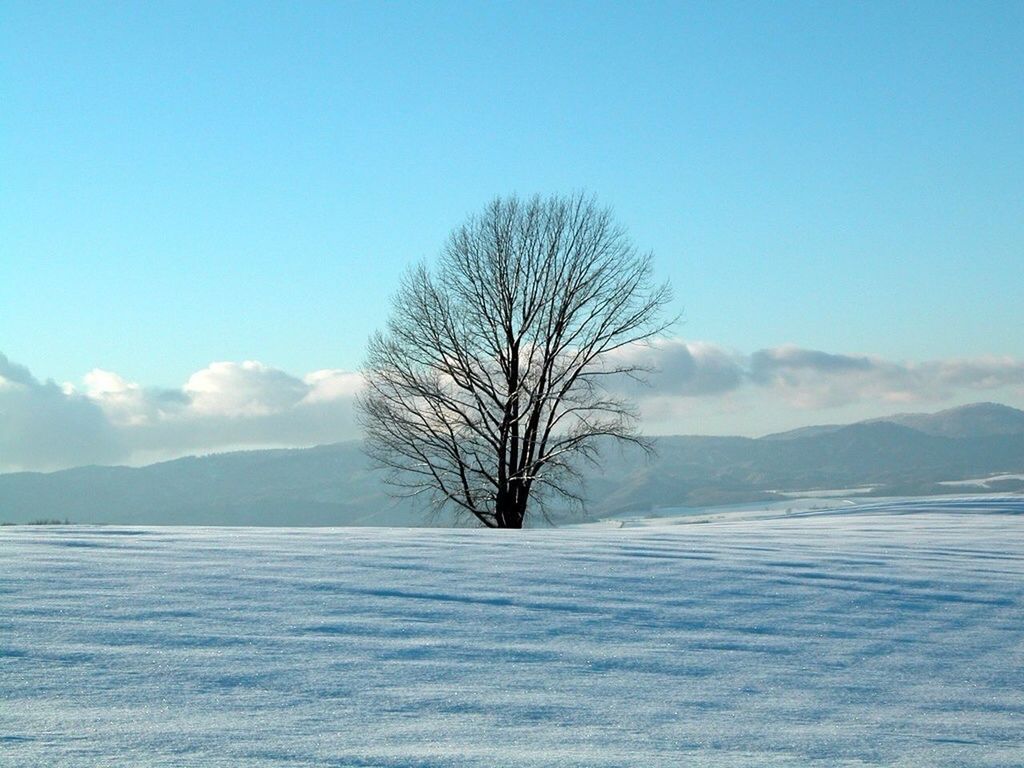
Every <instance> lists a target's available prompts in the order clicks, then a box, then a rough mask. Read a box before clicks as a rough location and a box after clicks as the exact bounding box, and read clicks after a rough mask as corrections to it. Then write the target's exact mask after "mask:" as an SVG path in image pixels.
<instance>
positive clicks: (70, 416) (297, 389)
mask: <svg viewBox="0 0 1024 768" xmlns="http://www.w3.org/2000/svg"><path fill="white" fill-rule="evenodd" d="M360 381H361V377H360V376H359V374H356V373H350V372H346V371H339V370H322V371H314V372H313V373H310V374H308V375H307V376H305V377H302V378H299V377H295V376H292V375H290V374H288V373H286V372H284V371H281V370H279V369H276V368H272V367H270V366H267V365H264V364H263V363H259V362H255V361H246V362H242V363H234V362H216V363H211V364H210V365H209V366H207V367H206V368H203V369H202V370H200V371H196V372H195V373H194V374H192V375H191V376H190V377H189V378H188V380H187V381H186V382H185V384H184V385H183V386H182V387H181V388H180V389H171V390H168V389H156V388H147V387H143V386H141V385H140V384H138V383H136V382H132V381H129V380H127V379H125V378H124V377H122V376H120V375H118V374H116V373H113V372H111V371H105V370H101V369H95V370H92V371H90V372H89V373H87V374H86V375H85V377H84V379H83V386H82V389H81V391H79V390H78V389H77V388H76V387H74V386H73V385H70V384H65V385H63V386H58V385H56V384H55V383H53V382H46V383H40V382H39V381H37V380H36V379H35V378H34V377H33V376H32V375H31V373H30V372H29V371H28V369H26V368H25V367H24V366H19V365H15V364H13V363H11V362H10V361H8V360H7V358H6V357H3V356H0V471H10V470H18V469H43V470H47V469H54V468H58V467H63V466H71V465H78V464H86V463H111V462H129V463H134V462H137V461H140V460H142V459H145V460H155V459H160V458H169V457H172V456H177V455H182V454H186V453H204V452H209V451H214V450H223V449H228V448H241V447H247V446H248V447H258V446H301V445H313V444H317V443H328V442H335V441H338V440H345V439H350V438H353V437H356V436H357V432H356V425H355V419H354V417H353V409H352V406H353V400H354V395H355V393H356V392H357V391H358V388H359V383H360Z"/></svg>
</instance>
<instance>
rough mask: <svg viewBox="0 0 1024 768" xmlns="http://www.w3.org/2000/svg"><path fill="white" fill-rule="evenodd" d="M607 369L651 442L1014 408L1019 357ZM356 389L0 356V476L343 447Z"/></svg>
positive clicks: (735, 361)
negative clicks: (145, 380) (624, 375)
mask: <svg viewBox="0 0 1024 768" xmlns="http://www.w3.org/2000/svg"><path fill="white" fill-rule="evenodd" d="M614 364H616V365H625V366H634V365H635V366H641V367H643V368H647V369H650V370H651V371H652V373H651V374H650V376H649V384H648V385H639V384H637V383H636V382H634V381H631V380H628V379H619V380H617V381H610V382H609V385H610V386H611V387H612V388H614V389H615V390H617V391H619V392H621V393H622V394H625V395H628V396H630V397H633V398H636V399H637V400H638V403H639V406H640V409H641V412H642V413H643V414H644V416H645V422H646V423H645V427H646V429H647V430H648V431H650V432H652V433H660V434H666V433H671V432H686V431H694V430H696V431H703V432H718V433H726V432H732V433H736V432H740V433H745V434H751V433H756V432H758V431H762V430H765V431H766V430H768V429H772V430H774V429H783V428H791V427H794V426H802V425H805V424H809V423H820V422H823V421H829V420H832V419H835V418H843V417H854V418H864V417H867V416H881V415H886V414H888V413H891V412H893V411H894V410H905V407H904V406H906V405H907V404H916V403H939V402H942V401H950V400H955V401H961V402H966V401H968V400H969V399H970V398H974V399H978V393H981V392H985V393H986V395H988V393H991V392H993V391H995V392H997V393H998V394H999V395H1000V396H1005V397H1004V399H1008V401H1009V402H1010V404H1012V405H1018V406H1020V405H1022V404H1024V361H1022V360H1019V359H1016V358H1011V357H983V358H965V359H949V360H933V361H925V362H900V361H892V360H885V359H882V358H880V357H876V356H865V355H842V354H833V353H828V352H822V351H819V350H810V349H803V348H800V347H796V346H792V345H786V346H779V347H772V348H769V349H762V350H759V351H757V352H754V353H753V354H751V355H742V354H740V353H738V352H734V351H731V350H728V349H726V348H723V347H721V346H718V345H715V344H713V343H710V342H702V341H685V340H682V339H665V340H659V341H657V342H654V343H652V344H650V345H646V346H638V347H633V348H629V349H623V350H620V351H618V352H617V353H616V359H615V361H614ZM361 386H362V377H361V376H360V375H359V374H358V373H353V372H350V371H342V370H337V369H323V370H317V371H313V372H311V373H308V374H306V375H304V376H294V375H292V374H289V373H287V372H285V371H282V370H280V369H277V368H273V367H271V366H268V365H265V364H263V363H259V362H255V361H246V362H240V363H238V362H216V363H211V364H210V365H208V366H207V367H206V368H203V369H202V370H199V371H196V372H195V373H193V374H192V375H191V376H189V377H188V379H187V380H186V382H185V383H184V384H183V385H182V386H181V387H180V388H177V389H156V388H152V387H145V386H142V385H141V384H139V383H136V382H133V381H129V380H127V379H125V378H124V377H122V376H120V375H118V374H116V373H114V372H111V371H105V370H101V369H95V370H93V371H90V372H89V373H88V374H86V375H85V377H84V379H83V382H82V385H81V388H78V387H75V386H73V385H71V384H64V385H58V384H56V383H55V382H53V381H46V382H41V381H39V380H37V379H36V378H35V377H34V376H33V375H32V374H31V373H30V372H29V370H28V369H27V368H25V367H24V366H21V365H17V364H15V363H12V362H11V361H9V360H8V359H7V358H6V357H4V356H3V355H0V471H11V470H18V469H43V470H46V469H54V468H59V467H65V466H73V465H80V464H88V463H113V462H127V463H139V462H142V461H144V460H145V461H149V460H157V459H162V458H170V457H173V456H180V455H184V454H190V453H205V452H210V451H216V450H227V449H233V448H243V447H265V446H304V445H314V444H318V443H329V442H335V441H338V440H345V439H350V438H354V437H357V436H358V428H357V425H356V421H355V418H354V408H353V405H354V400H355V396H356V394H357V393H358V392H359V390H360V388H361ZM897 405H898V406H900V407H899V408H897V407H896V406H897Z"/></svg>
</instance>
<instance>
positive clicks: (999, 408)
mask: <svg viewBox="0 0 1024 768" xmlns="http://www.w3.org/2000/svg"><path fill="white" fill-rule="evenodd" d="M885 422H888V423H890V424H899V425H900V426H903V427H910V428H911V429H916V430H917V431H918V432H924V433H925V434H926V435H937V436H939V437H988V436H991V435H1021V434H1024V411H1019V410H1017V409H1016V408H1011V407H1010V406H1008V405H1000V404H999V403H972V404H971V405H961V406H960V407H958V408H949V409H947V410H945V411H939V412H938V413H897V414H895V415H894V416H884V417H882V418H879V419H868V420H867V421H862V422H858V423H860V424H879V423H885ZM845 426H848V425H843V424H822V425H819V426H814V427H800V428H799V429H791V430H789V431H788V432H776V433H774V434H771V435H765V436H764V437H763V438H761V439H762V440H792V439H794V438H798V437H813V436H816V435H823V434H827V433H829V432H836V431H838V430H840V429H844V428H845Z"/></svg>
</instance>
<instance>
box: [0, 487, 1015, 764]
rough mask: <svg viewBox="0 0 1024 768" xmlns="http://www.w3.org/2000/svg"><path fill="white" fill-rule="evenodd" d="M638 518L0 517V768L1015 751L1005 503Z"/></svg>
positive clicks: (959, 760) (762, 760)
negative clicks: (311, 521) (335, 524)
mask: <svg viewBox="0 0 1024 768" xmlns="http://www.w3.org/2000/svg"><path fill="white" fill-rule="evenodd" d="M660 522H663V523H665V524H664V525H659V524H658V523H657V522H653V521H652V524H651V525H649V526H641V527H635V528H631V527H626V528H621V529H620V528H614V529H613V528H600V527H588V528H575V529H561V530H533V531H523V532H495V531H478V530H436V529H362V528H353V529H228V528H220V529H216V528H206V529H202V528H105V527H78V526H71V527H54V528H49V527H14V528H6V529H0V765H3V766H12V767H13V766H18V767H20V766H44V765H45V766H339V767H340V766H363V767H366V766H417V767H418V768H427V767H431V768H432V767H434V766H480V767H483V766H487V768H494V767H496V766H680V765H697V766H808V765H822V766H826V765H827V766H1007V767H1009V766H1021V765H1024V499H1022V498H1021V497H970V498H964V499H959V500H958V499H942V500H933V501H928V500H922V501H916V502H902V503H890V504H877V503H876V504H865V505H861V506H856V507H846V508H843V509H842V510H837V511H836V512H835V513H821V512H808V513H798V514H793V515H790V516H782V517H777V518H773V519H757V520H744V519H739V520H729V519H727V518H723V519H719V520H716V521H714V522H711V523H707V524H676V525H672V524H669V523H671V522H672V521H671V520H663V521H660Z"/></svg>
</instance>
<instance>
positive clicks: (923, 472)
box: [0, 403, 1024, 526]
mask: <svg viewBox="0 0 1024 768" xmlns="http://www.w3.org/2000/svg"><path fill="white" fill-rule="evenodd" d="M655 448H656V452H655V454H654V455H653V456H647V455H645V454H643V453H642V452H640V451H635V450H619V449H617V448H614V447H612V446H606V447H605V449H604V450H603V458H602V463H601V467H600V469H587V470H585V472H584V476H585V484H584V495H585V496H586V498H587V499H588V502H587V503H586V504H585V507H584V512H583V513H582V517H583V519H600V518H604V517H610V516H615V515H620V514H637V513H641V514H642V513H646V512H650V511H655V510H657V509H659V508H665V507H682V506H690V507H703V506H713V505H716V504H736V503H744V502H757V501H768V500H777V499H783V498H787V497H791V496H793V495H799V494H801V493H810V494H811V495H813V494H814V493H816V492H817V493H820V492H823V491H826V492H827V491H828V490H832V489H840V490H842V489H856V490H850V491H849V493H851V494H857V495H860V496H872V495H874V496H896V495H931V494H937V493H967V492H972V491H989V492H991V491H1009V492H1024V411H1020V410H1017V409H1015V408H1010V407H1008V406H1005V405H999V404H996V403H976V404H973V405H965V406H961V407H958V408H953V409H949V410H945V411H940V412H938V413H931V414H921V413H908V414H897V415H894V416H890V417H888V418H884V419H872V420H870V421H863V422H858V423H856V424H849V425H822V426H814V427H805V428H802V429H797V430H792V431H789V432H783V433H778V434H772V435H766V436H765V437H761V438H745V437H706V436H671V437H659V438H657V439H656V440H655ZM1014 475H1017V476H1014ZM978 478H982V480H977V479H978ZM985 478H991V479H987V480H986V479H985ZM955 481H968V482H966V483H956V482H955ZM972 481H973V482H972ZM556 517H558V516H557V515H556ZM40 519H60V520H65V519H67V520H70V521H71V522H77V523H116V524H136V525H178V524H182V525H184V524H187V525H273V526H276V525H431V524H433V525H446V524H450V523H451V522H452V520H451V519H450V518H448V517H446V516H444V515H440V516H431V515H429V514H427V513H425V511H424V510H423V509H422V508H421V507H420V506H419V505H417V504H415V503H413V502H411V501H409V500H398V501H396V500H394V499H392V498H390V497H389V496H388V494H387V491H386V489H385V487H384V486H383V485H382V483H381V482H380V479H379V477H378V475H377V474H376V473H375V472H374V471H373V469H372V467H371V466H370V463H369V461H368V459H367V458H366V456H365V455H364V453H363V451H362V446H361V444H360V443H359V442H358V441H350V442H344V443H335V444H332V445H323V446H317V447H315V448H303V449H279V450H255V451H240V452H234V453H224V454H213V455H209V456H201V457H188V458H182V459H176V460H173V461H166V462H162V463H159V464H152V465H149V466H145V467H101V466H88V467H79V468H75V469H67V470H62V471H58V472H51V473H37V472H18V473H11V474H4V475H0V522H8V523H23V522H31V521H35V520H40ZM561 519H567V518H565V517H562V518H561ZM573 519H580V518H579V515H577V516H576V517H574V518H573Z"/></svg>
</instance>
